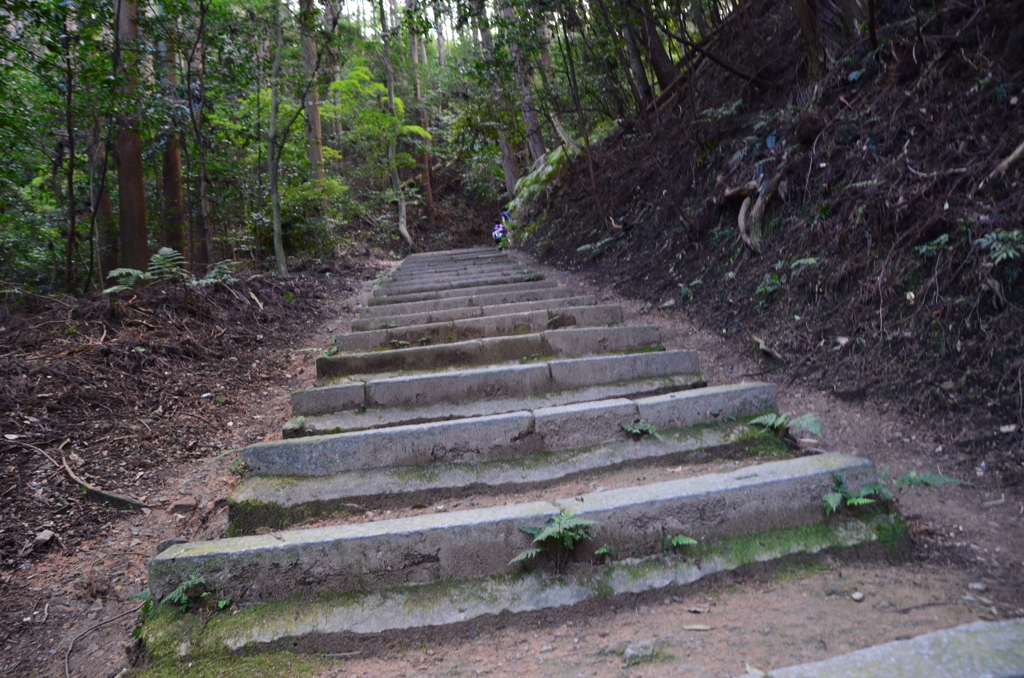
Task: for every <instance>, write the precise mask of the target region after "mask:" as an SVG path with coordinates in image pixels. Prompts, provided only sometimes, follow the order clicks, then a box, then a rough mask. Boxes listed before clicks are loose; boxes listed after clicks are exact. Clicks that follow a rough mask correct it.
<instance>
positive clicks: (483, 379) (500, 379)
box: [292, 351, 702, 416]
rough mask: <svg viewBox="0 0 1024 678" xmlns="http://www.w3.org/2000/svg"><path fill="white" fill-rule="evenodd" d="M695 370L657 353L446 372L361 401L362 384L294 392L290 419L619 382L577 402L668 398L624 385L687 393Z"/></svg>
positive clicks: (371, 388) (380, 389)
mask: <svg viewBox="0 0 1024 678" xmlns="http://www.w3.org/2000/svg"><path fill="white" fill-rule="evenodd" d="M698 369H699V364H698V360H697V352H696V351H658V352H647V353H636V354H622V355H613V356H600V357H594V358H571V359H568V360H553V361H551V362H548V363H535V364H529V365H501V366H495V367H484V368H473V369H466V370H453V371H448V372H429V373H426V374H418V375H410V376H402V377H389V378H382V379H372V380H369V381H367V382H366V389H365V399H364V392H363V391H364V389H363V382H359V383H358V384H337V385H331V386H321V387H317V388H310V389H306V390H305V391H297V392H296V393H295V394H293V395H292V414H293V415H294V416H307V415H318V414H329V413H332V412H341V411H343V410H350V409H358V408H361V407H369V408H407V407H423V406H425V405H430V404H434V403H440V402H445V403H452V404H456V403H458V404H461V405H467V404H471V401H477V400H481V399H487V398H501V397H508V396H526V395H537V394H540V393H543V392H547V391H554V390H568V389H583V388H589V387H593V386H596V385H600V384H605V385H612V384H616V383H620V382H621V383H622V384H623V388H622V389H618V390H615V389H613V390H606V391H602V392H591V394H590V395H591V397H584V396H583V395H582V394H581V396H580V400H603V399H606V398H612V397H620V396H624V395H639V394H645V395H656V394H657V393H656V391H659V390H661V391H662V392H668V391H671V390H679V389H678V388H675V386H676V383H675V382H666V383H665V384H664V385H663V386H662V385H657V384H650V385H641V386H640V387H639V390H634V389H633V388H632V387H630V386H628V384H627V382H632V381H635V380H637V379H653V378H658V377H669V376H672V375H688V376H687V377H686V379H684V380H683V381H682V382H679V388H690V387H692V386H693V385H696V384H699V383H700V382H701V381H702V379H701V378H700V375H699V374H698ZM300 394H301V395H300ZM321 394H322V395H321ZM570 398H571V396H570ZM569 402H579V400H573V399H570V400H567V401H564V402H550V403H547V404H546V405H542V406H547V405H563V404H568V403H569ZM514 409H532V408H522V407H519V408H514ZM452 411H453V412H454V411H455V410H452ZM505 411H510V410H505ZM474 412H475V411H474ZM483 413H490V412H483ZM477 414H480V413H477ZM456 416H460V415H456ZM461 416H469V415H461Z"/></svg>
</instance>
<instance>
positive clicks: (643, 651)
mask: <svg viewBox="0 0 1024 678" xmlns="http://www.w3.org/2000/svg"><path fill="white" fill-rule="evenodd" d="M653 656H654V641H653V640H641V641H639V642H636V643H630V644H629V645H628V646H626V651H625V652H623V653H622V658H623V659H625V660H626V665H627V666H632V665H634V664H639V663H640V662H642V661H644V660H645V659H650V658H652V657H653Z"/></svg>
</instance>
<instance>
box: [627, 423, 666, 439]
mask: <svg viewBox="0 0 1024 678" xmlns="http://www.w3.org/2000/svg"><path fill="white" fill-rule="evenodd" d="M619 426H620V427H621V428H622V430H623V431H625V432H626V433H628V434H629V435H631V436H633V437H634V438H636V439H637V440H639V439H640V438H643V437H644V436H651V437H652V438H657V439H658V440H664V439H663V438H662V437H661V434H660V433H658V429H657V428H655V426H654V424H652V423H651V422H649V421H647V420H646V419H641V420H640V421H638V422H635V423H632V424H619Z"/></svg>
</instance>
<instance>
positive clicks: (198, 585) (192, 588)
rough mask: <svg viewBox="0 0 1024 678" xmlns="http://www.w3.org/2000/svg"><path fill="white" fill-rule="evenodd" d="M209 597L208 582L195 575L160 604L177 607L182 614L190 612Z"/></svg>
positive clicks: (182, 583) (179, 585)
mask: <svg viewBox="0 0 1024 678" xmlns="http://www.w3.org/2000/svg"><path fill="white" fill-rule="evenodd" d="M209 595H210V592H209V591H207V590H206V580H205V579H203V578H202V577H198V576H196V575H194V574H193V575H190V576H189V578H188V579H186V580H185V581H183V582H181V583H180V584H178V586H177V587H176V588H175V589H174V590H173V591H171V592H170V593H168V594H167V595H166V596H165V597H164V599H163V600H162V601H160V604H161V605H176V606H177V607H178V609H179V610H181V611H182V612H188V611H189V610H191V609H192V608H193V607H195V606H196V605H197V604H199V602H200V601H202V600H203V599H205V598H206V597H207V596H209Z"/></svg>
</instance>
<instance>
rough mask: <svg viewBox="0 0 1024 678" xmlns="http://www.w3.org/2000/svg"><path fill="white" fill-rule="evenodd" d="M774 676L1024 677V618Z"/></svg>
mask: <svg viewBox="0 0 1024 678" xmlns="http://www.w3.org/2000/svg"><path fill="white" fill-rule="evenodd" d="M771 675H772V678H893V677H894V676H898V677H899V678H1022V677H1024V619H1009V620H1006V621H998V622H980V621H979V622H974V623H973V624H964V625H963V626H956V627H954V628H951V629H946V630H944V631H934V632H932V633H925V634H923V635H920V636H917V637H915V638H910V639H907V640H897V641H894V642H891V643H885V644H883V645H876V646H874V647H867V648H864V649H863V650H857V651H855V652H849V653H847V654H843V655H839V656H838V657H833V658H832V659H826V660H824V661H820V662H813V663H810V664H800V665H798V666H790V667H787V668H784V669H773V670H772V671H771Z"/></svg>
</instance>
